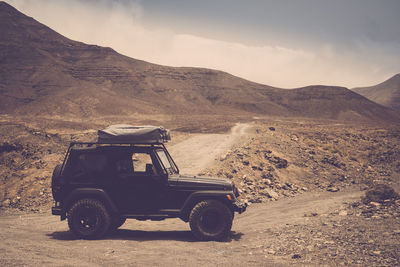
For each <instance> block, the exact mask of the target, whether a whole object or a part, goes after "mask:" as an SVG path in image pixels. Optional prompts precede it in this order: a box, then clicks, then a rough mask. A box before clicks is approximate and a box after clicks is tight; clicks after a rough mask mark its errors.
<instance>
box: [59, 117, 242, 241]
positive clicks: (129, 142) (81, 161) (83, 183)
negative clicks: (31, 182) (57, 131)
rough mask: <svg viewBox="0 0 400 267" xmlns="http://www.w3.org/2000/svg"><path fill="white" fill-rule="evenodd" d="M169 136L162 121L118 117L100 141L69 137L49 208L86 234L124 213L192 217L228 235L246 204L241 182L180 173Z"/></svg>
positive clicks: (217, 235)
mask: <svg viewBox="0 0 400 267" xmlns="http://www.w3.org/2000/svg"><path fill="white" fill-rule="evenodd" d="M169 139H170V138H169V132H168V131H166V130H165V129H164V128H162V127H150V126H146V127H134V126H128V125H116V126H110V127H109V128H107V129H106V130H103V131H99V139H98V141H97V142H93V143H79V142H72V143H71V144H70V146H69V148H68V151H67V154H66V156H65V159H64V162H63V164H59V165H57V166H56V167H55V169H54V172H53V178H52V192H53V198H54V200H55V206H54V207H52V214H53V215H58V216H60V217H61V220H65V219H68V225H69V228H70V230H71V231H72V232H73V233H74V234H75V235H76V236H78V237H80V238H85V239H96V238H101V237H102V236H104V235H105V234H106V233H107V232H108V231H112V230H115V229H117V228H118V227H120V226H121V225H122V224H123V223H124V222H125V220H126V219H137V220H164V219H166V218H180V219H182V220H183V221H185V222H189V224H190V228H191V230H192V232H193V234H194V235H195V236H196V237H197V238H198V239H201V240H221V239H224V238H226V236H227V235H228V234H229V232H230V230H231V227H232V221H233V217H234V212H235V211H236V212H239V213H242V212H244V211H245V210H246V204H244V203H240V202H239V201H238V200H237V197H238V195H239V194H238V190H237V189H236V187H235V185H234V184H233V183H232V182H231V181H230V180H228V179H221V178H206V177H189V176H182V175H180V174H179V169H178V167H177V165H176V164H175V162H174V161H173V159H172V158H171V156H170V154H169V153H168V151H167V149H166V148H165V146H164V144H163V143H164V142H166V141H168V140H169ZM189 156H190V155H188V157H189Z"/></svg>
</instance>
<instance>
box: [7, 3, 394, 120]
mask: <svg viewBox="0 0 400 267" xmlns="http://www.w3.org/2000/svg"><path fill="white" fill-rule="evenodd" d="M0 32H1V34H0V95H1V98H0V113H10V114H23V115H26V114H31V115H59V116H81V117H86V116H97V115H128V114H134V113H174V114H261V115H274V116H298V117H312V118H327V119H345V120H397V119H398V117H396V115H395V113H394V112H392V111H391V110H390V109H387V108H385V107H383V106H380V105H378V104H375V103H374V102H372V101H370V100H368V99H366V98H364V97H362V96H360V95H358V94H356V93H354V92H352V91H350V90H348V89H346V88H341V87H327V86H310V87H304V88H299V89H293V90H286V89H279V88H273V87H270V86H267V85H262V84H257V83H253V82H250V81H247V80H244V79H241V78H238V77H235V76H233V75H230V74H228V73H225V72H221V71H216V70H210V69H202V68H175V67H167V66H160V65H155V64H151V63H147V62H144V61H140V60H136V59H132V58H129V57H126V56H123V55H120V54H118V53H117V52H115V51H114V50H112V49H111V48H105V47H99V46H96V45H87V44H84V43H81V42H76V41H72V40H69V39H68V38H65V37H64V36H62V35H60V34H58V33H56V32H55V31H53V30H51V29H50V28H48V27H47V26H45V25H43V24H41V23H39V22H37V21H36V20H34V19H33V18H30V17H27V16H25V15H24V14H22V13H20V12H19V11H17V10H16V9H14V8H13V7H12V6H10V5H8V4H6V3H4V2H0Z"/></svg>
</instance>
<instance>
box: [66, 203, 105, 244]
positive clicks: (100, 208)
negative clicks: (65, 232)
mask: <svg viewBox="0 0 400 267" xmlns="http://www.w3.org/2000/svg"><path fill="white" fill-rule="evenodd" d="M67 216H68V226H69V228H70V230H71V231H72V232H73V233H74V234H75V235H76V236H77V237H79V238H83V239H98V238H101V237H103V236H104V235H105V234H106V233H107V231H108V229H109V228H110V215H109V213H108V211H107V209H106V208H105V207H104V205H103V204H102V203H101V202H100V201H98V200H96V199H81V200H78V201H77V202H75V203H74V204H73V205H72V207H71V208H70V209H69V211H68V215H67Z"/></svg>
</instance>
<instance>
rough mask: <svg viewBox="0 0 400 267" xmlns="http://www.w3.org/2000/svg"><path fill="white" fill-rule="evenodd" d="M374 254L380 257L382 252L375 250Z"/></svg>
mask: <svg viewBox="0 0 400 267" xmlns="http://www.w3.org/2000/svg"><path fill="white" fill-rule="evenodd" d="M372 254H373V255H376V256H378V255H381V252H380V251H379V250H375V251H372Z"/></svg>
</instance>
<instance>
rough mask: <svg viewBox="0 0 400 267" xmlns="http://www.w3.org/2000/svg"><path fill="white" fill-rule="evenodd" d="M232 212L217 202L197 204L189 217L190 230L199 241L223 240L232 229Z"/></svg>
mask: <svg viewBox="0 0 400 267" xmlns="http://www.w3.org/2000/svg"><path fill="white" fill-rule="evenodd" d="M232 220H233V218H232V212H231V210H230V209H229V208H228V207H227V206H226V205H224V204H223V203H221V202H219V201H217V200H205V201H202V202H199V203H197V205H196V206H194V208H193V209H192V211H191V213H190V217H189V224H190V229H191V230H192V232H193V234H194V236H195V237H197V238H198V239H200V240H223V239H225V238H226V237H227V236H228V234H229V233H230V231H231V228H232Z"/></svg>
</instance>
